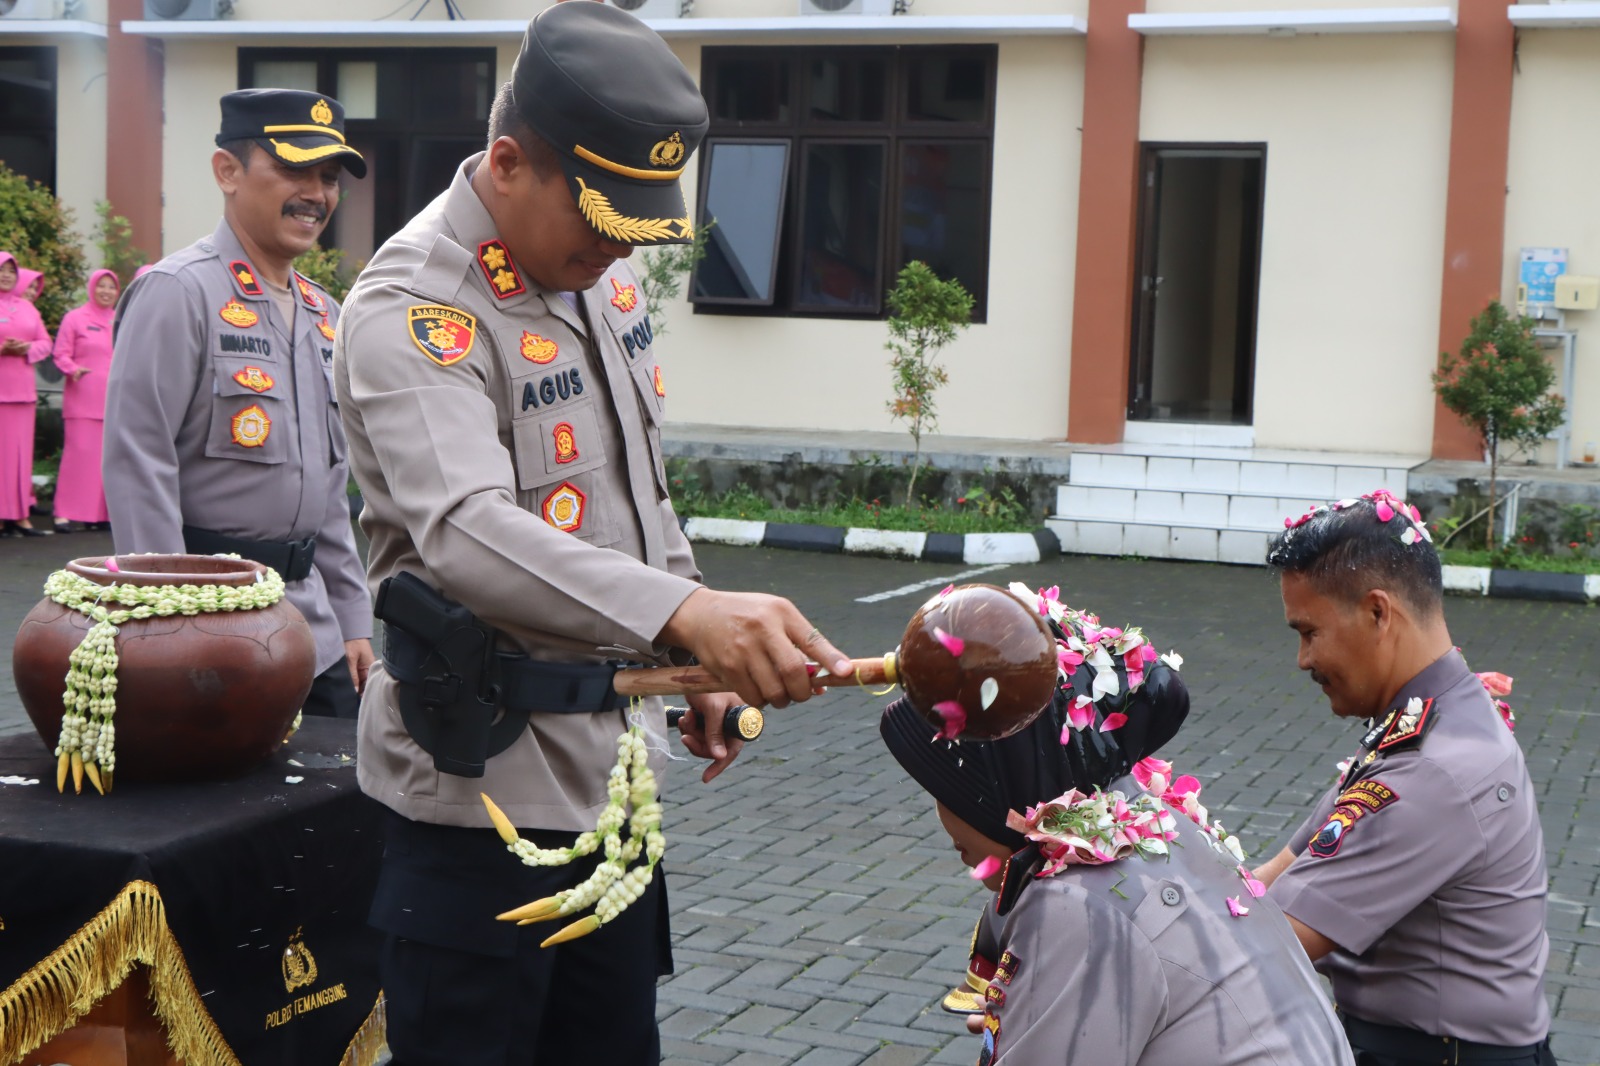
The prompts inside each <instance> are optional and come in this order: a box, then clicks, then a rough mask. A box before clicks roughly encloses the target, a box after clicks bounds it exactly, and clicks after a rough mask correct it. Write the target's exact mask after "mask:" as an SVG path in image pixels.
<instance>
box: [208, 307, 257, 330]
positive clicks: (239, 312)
mask: <svg viewBox="0 0 1600 1066" xmlns="http://www.w3.org/2000/svg"><path fill="white" fill-rule="evenodd" d="M217 315H218V316H219V317H220V318H221V319H222V321H224V322H226V323H227V324H228V325H230V326H236V327H238V328H239V329H247V328H249V327H250V326H253V325H255V324H256V323H257V322H260V321H261V316H260V315H258V314H256V313H255V312H254V311H252V310H250V309H249V308H248V307H246V306H245V305H244V304H242V303H240V302H239V301H238V300H229V301H228V302H227V303H225V304H223V305H222V307H221V309H220V310H218V311H217Z"/></svg>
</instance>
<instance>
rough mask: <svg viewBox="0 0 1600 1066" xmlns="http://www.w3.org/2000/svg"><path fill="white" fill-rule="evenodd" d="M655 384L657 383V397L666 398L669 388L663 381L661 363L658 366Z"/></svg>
mask: <svg viewBox="0 0 1600 1066" xmlns="http://www.w3.org/2000/svg"><path fill="white" fill-rule="evenodd" d="M655 383H656V395H657V396H666V394H667V386H666V384H665V383H664V382H663V381H662V380H661V365H660V364H659V363H657V364H656V373H655Z"/></svg>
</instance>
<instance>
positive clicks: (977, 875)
mask: <svg viewBox="0 0 1600 1066" xmlns="http://www.w3.org/2000/svg"><path fill="white" fill-rule="evenodd" d="M999 872H1000V860H999V859H997V858H995V857H994V856H993V855H985V856H984V857H983V861H982V862H980V863H979V864H978V865H976V866H974V867H973V868H972V871H971V872H970V873H969V874H968V875H967V876H968V877H971V878H972V879H973V880H974V881H987V880H988V879H989V878H991V877H993V876H994V875H995V874H997V873H999Z"/></svg>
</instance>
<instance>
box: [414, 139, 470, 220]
mask: <svg viewBox="0 0 1600 1066" xmlns="http://www.w3.org/2000/svg"><path fill="white" fill-rule="evenodd" d="M482 147H483V138H481V137H472V138H466V137H418V138H416V139H414V140H413V141H412V142H411V182H410V188H409V190H408V191H409V193H410V195H408V196H407V197H406V205H405V211H406V215H407V217H409V216H411V215H414V214H416V213H417V212H418V211H421V210H422V209H423V208H424V207H427V206H428V203H429V201H431V200H432V199H433V198H434V197H435V196H438V195H439V194H440V193H442V192H444V191H445V190H446V189H448V188H449V187H450V183H451V182H452V181H454V180H455V177H456V168H457V167H459V166H460V165H461V161H462V160H463V159H465V158H467V156H469V155H471V154H472V153H473V152H476V151H478V150H479V149H480V148H482Z"/></svg>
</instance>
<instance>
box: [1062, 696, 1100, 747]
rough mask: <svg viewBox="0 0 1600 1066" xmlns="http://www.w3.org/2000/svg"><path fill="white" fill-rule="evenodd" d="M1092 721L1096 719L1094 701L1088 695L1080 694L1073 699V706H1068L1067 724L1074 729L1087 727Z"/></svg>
mask: <svg viewBox="0 0 1600 1066" xmlns="http://www.w3.org/2000/svg"><path fill="white" fill-rule="evenodd" d="M1092 721H1094V701H1093V700H1091V699H1089V697H1088V696H1079V697H1078V698H1077V699H1075V700H1073V701H1072V706H1071V707H1069V708H1067V724H1068V725H1069V726H1071V727H1072V728H1073V729H1087V728H1088V726H1089V723H1090V722H1092ZM1063 736H1065V734H1064V733H1063ZM1063 743H1065V741H1063Z"/></svg>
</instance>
